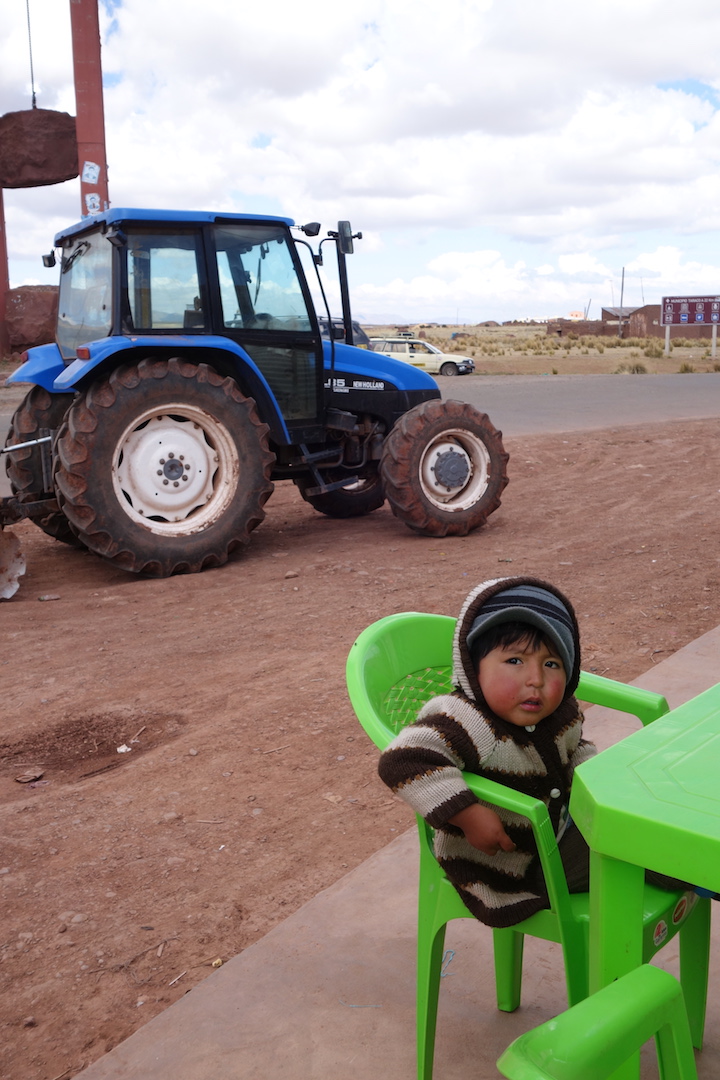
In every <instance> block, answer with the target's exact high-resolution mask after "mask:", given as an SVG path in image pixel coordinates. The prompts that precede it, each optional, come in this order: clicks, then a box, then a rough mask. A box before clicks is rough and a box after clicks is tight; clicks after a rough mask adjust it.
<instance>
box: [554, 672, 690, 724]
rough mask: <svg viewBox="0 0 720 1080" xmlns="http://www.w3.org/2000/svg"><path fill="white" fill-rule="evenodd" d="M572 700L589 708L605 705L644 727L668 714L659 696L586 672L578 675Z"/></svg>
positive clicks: (664, 703)
mask: <svg viewBox="0 0 720 1080" xmlns="http://www.w3.org/2000/svg"><path fill="white" fill-rule="evenodd" d="M575 697H576V698H578V699H579V700H580V701H588V702H590V704H592V705H604V706H606V707H607V708H608V709H617V710H618V712H624V713H630V714H631V715H632V716H637V718H638V720H640V722H641V723H642V725H643V727H646V726H647V725H648V724H651V723H652V721H653V720H657V718H658V717H659V716H664V715H665V713H667V712H670V706H669V705H668V703H667V701H666V700H665V698H664V697H663V696H662V694H654V693H653V692H652V690H641V689H640V687H639V686H628V684H627V683H621V682H616V681H615V680H614V679H606V678H605V677H604V676H603V675H594V674H592V672H589V671H581V672H580V682H579V683H578V688H577V690H576V691H575Z"/></svg>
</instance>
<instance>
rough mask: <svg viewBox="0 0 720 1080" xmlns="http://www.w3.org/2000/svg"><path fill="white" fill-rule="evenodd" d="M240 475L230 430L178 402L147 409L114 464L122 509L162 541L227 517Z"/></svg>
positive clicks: (119, 447) (130, 430)
mask: <svg viewBox="0 0 720 1080" xmlns="http://www.w3.org/2000/svg"><path fill="white" fill-rule="evenodd" d="M239 475H240V461H239V458H238V453H237V448H236V446H235V443H234V442H233V441H232V439H231V438H230V436H229V434H228V431H227V429H226V428H225V427H224V426H223V425H222V424H220V423H219V422H218V421H217V420H216V419H215V417H214V416H211V415H210V413H207V412H205V410H204V409H201V408H199V407H198V406H195V405H188V404H186V403H183V404H180V403H179V402H173V403H170V404H168V405H166V406H164V408H163V409H162V411H159V410H158V409H148V410H147V411H146V412H144V413H142V414H141V415H140V416H138V417H136V418H135V419H134V420H133V421H132V423H131V424H128V426H127V428H126V429H125V431H124V432H123V434H122V436H121V438H120V439H119V441H118V444H117V447H116V450H115V454H114V460H113V487H114V490H115V494H116V496H117V499H118V502H119V504H120V506H121V507H122V509H123V510H124V511H125V513H126V514H127V515H128V517H130V518H132V519H133V521H137V522H140V523H141V524H142V525H144V526H145V528H147V529H149V530H150V531H151V532H153V533H159V534H161V535H163V536H188V535H191V534H192V533H198V532H202V531H203V530H204V529H207V528H208V527H209V526H210V525H212V524H213V523H214V522H215V521H217V520H218V519H219V518H220V517H222V515H223V514H224V512H225V510H226V509H227V507H228V505H229V504H230V502H231V501H232V498H233V496H234V494H235V491H236V490H237V482H238V477H239Z"/></svg>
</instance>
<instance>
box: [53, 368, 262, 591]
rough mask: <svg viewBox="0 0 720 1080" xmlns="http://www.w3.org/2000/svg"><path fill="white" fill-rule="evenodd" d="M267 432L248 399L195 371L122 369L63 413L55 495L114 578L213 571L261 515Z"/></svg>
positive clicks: (210, 374) (230, 384)
mask: <svg viewBox="0 0 720 1080" xmlns="http://www.w3.org/2000/svg"><path fill="white" fill-rule="evenodd" d="M267 435H268V427H267V425H266V424H264V423H262V422H261V421H260V419H259V417H258V415H257V410H256V407H255V402H254V401H253V400H252V398H247V397H244V396H243V394H242V393H241V392H240V390H239V388H238V386H237V384H236V383H235V382H234V381H233V380H232V379H230V378H223V377H222V376H221V375H219V374H218V373H217V372H216V371H214V370H213V369H212V368H210V367H208V366H207V365H206V364H191V363H189V362H187V361H185V360H183V359H181V358H177V357H176V358H175V359H173V360H167V361H166V360H162V361H160V360H153V359H145V360H143V361H141V363H139V364H137V365H135V364H132V365H131V364H128V365H125V366H123V367H121V368H118V369H117V370H116V371H114V372H113V373H112V374H111V375H110V376H109V378H105V379H102V380H101V381H99V382H98V383H96V384H94V385H93V386H91V387H90V389H89V390H88V391H87V393H86V394H84V395H83V396H81V397H80V398H78V399H77V400H76V401H75V403H74V404H73V406H72V407H71V408H70V410H69V412H68V414H67V417H66V419H65V423H64V424H63V426H62V428H61V430H60V432H59V433H58V438H57V457H56V464H55V486H56V489H57V492H58V498H59V500H60V503H61V505H62V508H63V510H64V512H65V514H66V515H67V517H68V519H69V521H70V522H71V524H72V526H73V528H74V529H75V530H77V532H78V535H79V536H80V539H81V540H82V541H83V543H84V544H85V545H86V546H87V547H88V548H90V550H91V551H94V552H96V553H97V554H98V555H102V556H104V557H105V558H106V559H109V560H110V561H111V562H113V563H115V564H116V565H117V566H120V567H121V568H122V569H123V570H128V571H130V572H132V573H143V574H148V575H150V576H152V577H168V576H169V575H170V574H175V573H196V572H197V571H199V570H203V569H205V568H206V567H213V566H221V565H222V564H223V563H225V562H226V561H227V559H228V556H229V555H230V553H231V552H232V551H233V550H234V549H235V548H237V547H239V546H240V545H242V544H246V543H247V542H248V540H249V538H250V532H251V531H252V530H253V529H254V528H255V527H256V526H257V525H259V524H260V522H261V521H262V519H263V518H264V517H265V511H264V509H263V506H264V504H265V502H266V501H267V499H268V498H269V496H270V494H271V492H272V490H273V484H272V482H271V480H270V475H271V470H272V466H273V463H274V461H275V456H274V454H273V453H271V451H270V449H269V447H268V440H267Z"/></svg>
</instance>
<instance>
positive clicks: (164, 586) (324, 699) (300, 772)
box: [0, 421, 720, 1080]
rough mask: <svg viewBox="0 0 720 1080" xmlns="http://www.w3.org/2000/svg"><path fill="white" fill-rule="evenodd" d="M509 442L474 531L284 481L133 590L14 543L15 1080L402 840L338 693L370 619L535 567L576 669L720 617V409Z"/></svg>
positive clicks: (656, 654) (663, 651) (64, 1054)
mask: <svg viewBox="0 0 720 1080" xmlns="http://www.w3.org/2000/svg"><path fill="white" fill-rule="evenodd" d="M505 443H506V449H508V450H509V451H510V455H511V457H510V463H509V475H510V478H511V479H510V485H509V486H508V488H507V489H506V491H505V494H504V497H503V505H502V507H501V508H500V510H498V511H497V512H496V513H495V514H494V515H493V516H492V517H491V519H490V521H489V522H488V524H487V526H486V527H485V528H484V529H481V530H480V531H479V532H476V533H474V534H472V535H471V536H468V537H466V538H462V539H460V538H457V539H447V540H437V539H427V538H423V537H419V536H416V535H414V534H413V533H412V532H410V531H409V530H408V529H406V528H405V527H404V526H403V525H401V524H400V523H399V522H397V521H396V519H395V518H394V517H393V516H392V514H391V512H390V510H389V509H388V508H387V507H383V508H382V509H381V510H379V511H377V512H376V513H374V514H371V515H370V516H368V517H366V518H361V519H355V520H353V521H334V520H331V519H328V518H324V517H322V516H321V515H319V514H317V513H316V512H315V511H313V510H312V509H311V508H310V507H309V506H308V505H307V504H305V503H303V502H302V501H301V499H300V497H299V495H298V493H297V492H296V491H295V489H294V488H293V487H292V485H290V484H289V483H281V484H279V485H278V486H277V488H276V491H275V494H274V495H273V496H272V498H271V499H270V502H269V503H268V517H267V519H266V521H265V522H264V523H263V524H262V525H261V527H260V528H259V529H258V530H257V532H255V533H254V534H253V538H252V541H251V544H250V546H249V548H248V549H246V550H245V551H244V552H243V553H241V554H239V555H238V556H237V557H234V558H233V560H232V561H231V562H230V563H229V564H228V565H227V566H226V567H224V568H222V569H220V570H214V571H210V572H206V573H204V574H200V575H196V576H193V577H176V578H171V579H168V580H145V579H139V578H136V577H133V576H130V575H127V574H125V573H123V572H121V571H119V570H116V569H114V568H113V567H112V566H110V565H108V564H106V563H104V562H103V561H102V560H100V559H99V558H97V557H96V556H94V555H90V554H88V553H86V552H82V551H78V550H73V549H71V548H69V547H66V546H64V545H62V544H60V543H58V542H56V541H53V540H51V539H49V538H48V537H46V536H45V535H44V534H43V533H41V532H40V531H39V530H37V529H35V528H34V527H33V526H32V525H29V524H23V525H22V526H19V527H16V530H15V531H16V532H17V533H18V534H19V535H20V536H21V538H22V541H23V546H24V550H25V554H26V557H27V563H28V568H29V569H28V573H27V575H26V576H25V578H24V579H23V580H22V584H21V587H20V590H19V592H18V593H17V594H16V596H15V597H14V598H13V599H12V600H10V601H9V602H5V603H3V604H2V606H1V607H0V615H1V622H2V641H3V648H2V655H1V656H0V665H2V666H3V667H4V669H5V682H4V694H3V706H2V713H3V723H2V735H1V736H0V744H1V745H2V767H1V768H0V815H1V820H0V851H1V854H0V894H1V895H2V927H3V930H2V933H1V935H0V1017H1V1018H2V1020H1V1021H0V1028H1V1030H2V1036H1V1037H0V1045H1V1046H2V1049H0V1076H1V1077H2V1078H3V1080H11V1078H12V1080H21V1078H27V1080H56V1078H59V1077H66V1076H67V1077H69V1076H73V1075H75V1074H76V1073H77V1072H79V1071H80V1070H81V1069H82V1068H83V1067H84V1066H86V1065H87V1064H89V1063H90V1062H91V1061H93V1060H95V1059H96V1058H97V1057H99V1056H100V1055H102V1054H103V1053H105V1052H106V1051H108V1050H110V1049H111V1048H112V1047H113V1046H115V1045H116V1044H117V1043H118V1042H120V1041H121V1040H122V1039H125V1038H127V1036H129V1035H130V1034H131V1033H132V1032H133V1031H135V1030H136V1029H137V1028H138V1027H139V1026H140V1025H142V1024H144V1023H146V1022H147V1021H148V1020H149V1019H150V1018H151V1017H153V1016H154V1015H156V1014H157V1013H158V1012H160V1011H161V1010H162V1009H164V1008H166V1007H167V1006H168V1005H169V1004H171V1003H172V1002H173V1001H175V1000H177V999H178V998H179V997H180V996H181V995H183V994H184V993H186V992H187V991H188V990H189V989H190V988H191V987H192V986H194V985H195V984H196V983H198V982H199V981H200V980H201V979H204V978H207V977H212V972H213V962H217V961H224V960H227V959H228V958H229V957H231V956H233V955H235V954H236V953H238V952H240V951H241V950H242V949H244V948H246V947H247V946H248V945H250V944H251V943H252V942H254V941H256V940H257V939H258V938H259V937H260V936H262V935H263V934H265V933H266V932H267V931H268V930H269V929H270V928H271V927H272V926H273V925H274V924H276V923H277V922H278V921H279V920H281V919H283V918H285V917H286V916H287V915H289V914H290V913H291V912H292V911H293V910H295V909H296V908H297V907H298V906H299V905H301V904H303V903H304V902H305V901H307V900H309V899H310V898H311V897H312V896H313V895H315V893H317V892H318V891H319V890H321V889H323V888H325V887H326V886H328V885H329V884H330V883H331V882H333V881H334V880H336V879H337V878H338V877H340V876H341V875H343V874H345V873H346V872H347V871H348V870H350V869H351V868H352V867H354V866H356V865H357V864H358V863H359V862H361V861H362V860H363V859H366V858H367V857H368V856H369V855H371V854H372V853H373V852H374V851H375V850H377V849H378V848H380V847H381V846H382V845H384V844H385V843H387V842H388V841H389V840H391V839H392V838H393V837H394V836H396V835H397V834H398V832H399V831H400V830H404V829H406V828H408V827H409V826H410V824H411V818H410V814H409V811H408V810H407V808H406V807H405V806H404V805H402V804H401V803H400V802H399V801H397V800H396V799H394V798H393V797H392V796H391V795H390V794H389V792H388V791H387V789H386V788H384V787H383V785H382V784H381V783H380V781H379V780H378V779H377V777H376V772H375V763H376V757H377V754H376V751H375V749H374V748H373V747H372V746H371V745H370V744H369V742H368V740H367V738H366V736H365V735H364V733H363V732H362V730H361V729H360V728H359V726H358V724H357V722H356V720H355V718H354V715H353V713H352V710H351V708H350V705H349V703H348V700H347V696H346V693H345V687H344V663H345V657H346V655H347V652H348V650H349V648H350V646H351V644H352V641H353V640H354V638H355V637H356V636H357V635H358V633H359V632H360V631H361V630H362V629H363V628H364V627H365V626H366V625H367V624H368V623H370V622H371V621H373V620H374V619H377V618H379V617H381V616H382V615H387V614H389V613H391V612H395V611H403V610H426V611H437V612H442V613H446V614H452V615H454V614H456V613H457V611H458V609H459V606H460V604H461V601H462V599H463V598H464V596H465V594H466V593H467V591H468V590H469V589H470V587H471V586H472V585H474V584H475V583H476V582H478V581H480V580H482V579H483V578H486V577H496V576H501V575H506V574H507V575H511V574H521V573H522V574H524V573H533V574H538V575H541V576H544V577H546V578H548V579H550V580H552V581H553V582H556V583H557V584H558V585H559V586H560V587H561V588H562V589H564V590H565V591H566V592H567V593H568V594H569V596H570V597H571V598H572V600H573V601H574V603H575V606H576V608H577V610H578V612H579V614H580V622H581V628H582V640H583V667H585V668H586V669H589V670H592V671H597V672H600V673H602V674H607V675H609V676H612V677H614V678H619V679H623V680H630V679H632V678H634V677H636V676H637V675H639V674H640V673H641V672H644V671H646V670H647V669H648V668H651V667H652V665H653V664H655V663H657V662H659V661H660V660H663V659H665V658H667V657H668V656H669V655H670V654H671V653H673V652H674V651H675V650H676V649H677V648H679V647H680V646H682V645H685V644H686V643H687V642H689V641H691V640H692V639H694V638H696V637H698V636H699V635H700V634H702V633H704V632H705V631H707V630H709V629H711V628H712V627H713V626H715V625H716V623H717V622H718V612H717V595H718V586H719V585H720V559H719V558H718V548H717V536H718V516H719V513H720V493H719V492H718V487H719V486H720V445H719V444H718V440H717V423H716V422H715V421H697V422H693V423H680V422H678V423H670V424H665V425H660V426H655V427H652V428H640V427H638V428H621V429H617V430H608V431H601V432H592V433H590V434H586V433H583V434H579V435H573V434H569V435H563V436H554V435H553V436H537V437H532V438H516V439H507V440H505ZM49 596H53V597H57V599H52V600H50V599H45V600H43V598H44V597H49ZM39 600H43V602H38V601H39ZM123 745H127V746H129V747H130V751H129V752H126V753H118V747H121V746H123ZM33 768H35V769H36V771H37V772H42V777H41V778H40V780H39V781H36V782H35V783H34V784H30V783H26V784H21V783H18V781H17V779H16V777H18V776H20V775H22V774H23V773H27V772H28V771H31V770H32V769H33Z"/></svg>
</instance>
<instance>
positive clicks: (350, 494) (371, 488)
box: [295, 462, 385, 518]
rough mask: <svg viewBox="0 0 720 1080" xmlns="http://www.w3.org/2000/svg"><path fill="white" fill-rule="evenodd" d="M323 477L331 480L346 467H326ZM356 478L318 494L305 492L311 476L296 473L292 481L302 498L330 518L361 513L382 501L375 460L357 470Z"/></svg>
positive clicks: (337, 476) (349, 516) (344, 470)
mask: <svg viewBox="0 0 720 1080" xmlns="http://www.w3.org/2000/svg"><path fill="white" fill-rule="evenodd" d="M322 475H323V477H324V478H325V479H326V480H327V481H328V482H329V483H333V482H334V481H336V480H342V479H343V477H345V476H347V475H348V471H347V469H326V470H324V471H323V474H322ZM358 476H359V479H358V480H357V482H356V483H355V484H350V485H349V487H343V488H335V490H334V491H326V492H324V493H323V494H320V495H308V494H307V489H308V488H309V487H313V486H314V484H315V480H314V479H313V477H311V476H302V477H298V479H297V480H296V481H295V484H296V486H297V489H298V491H299V492H300V494H301V495H302V497H303V499H304V500H305V502H307V503H310V505H311V506H312V507H314V508H315V510H318V511H319V512H320V513H321V514H325V515H326V516H327V517H331V518H351V517H363V516H364V515H365V514H371V513H372V512H373V510H378V509H379V508H380V507H381V506H382V504H383V503H384V502H385V493H384V491H383V486H382V480H381V479H380V474H379V472H378V466H377V463H376V462H373V463H372V464H371V465H367V466H365V468H364V469H361V470H358Z"/></svg>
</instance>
